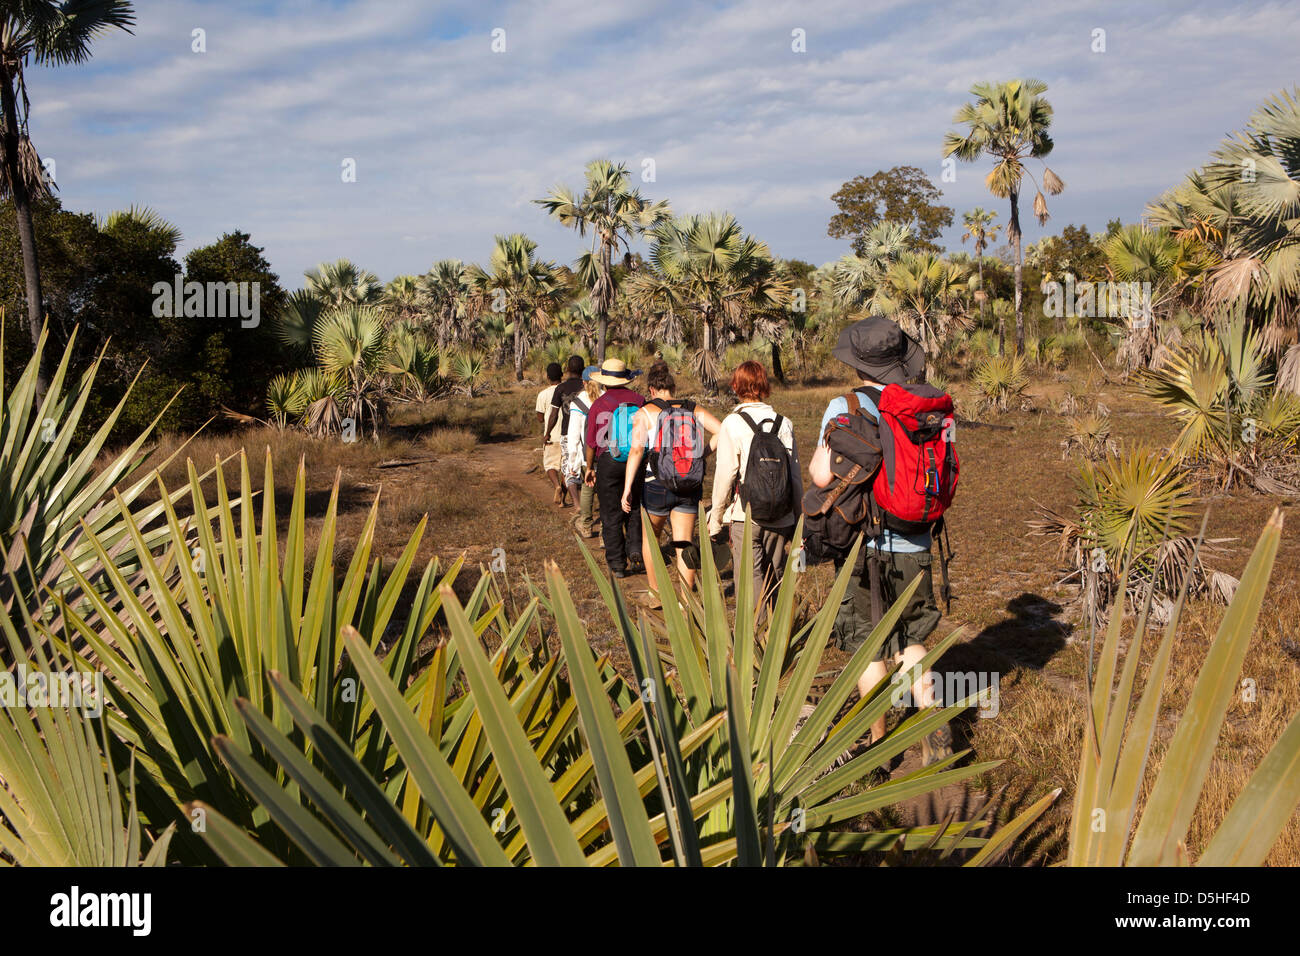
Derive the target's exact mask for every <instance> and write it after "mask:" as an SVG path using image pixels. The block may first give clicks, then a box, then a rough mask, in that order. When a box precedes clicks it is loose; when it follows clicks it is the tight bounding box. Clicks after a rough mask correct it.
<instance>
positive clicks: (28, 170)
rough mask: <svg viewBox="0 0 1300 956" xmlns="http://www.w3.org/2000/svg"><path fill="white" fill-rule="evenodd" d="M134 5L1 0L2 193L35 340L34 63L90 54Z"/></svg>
mask: <svg viewBox="0 0 1300 956" xmlns="http://www.w3.org/2000/svg"><path fill="white" fill-rule="evenodd" d="M134 25H135V11H134V10H133V9H132V5H131V4H130V3H129V2H127V0H64V2H62V3H57V2H54V0H44V2H42V0H2V2H0V199H10V198H12V199H13V201H14V212H15V214H16V216H17V220H18V243H19V245H20V247H21V248H22V253H23V283H24V285H25V286H26V294H27V331H28V334H29V335H30V336H31V340H32V348H33V350H34V349H35V348H36V343H37V342H38V341H39V340H40V337H41V325H42V323H43V321H44V310H43V308H42V297H41V267H40V261H39V259H38V257H37V252H36V230H35V228H34V226H33V225H32V200H33V199H36V198H40V197H41V196H44V195H47V194H48V187H47V186H46V182H45V175H44V171H43V170H42V168H41V161H40V159H39V157H38V156H37V154H36V147H35V146H33V145H32V140H31V136H30V134H29V132H28V128H27V120H28V117H29V115H30V111H31V103H30V101H29V100H28V96H27V79H26V75H25V70H26V68H27V65H28V63H36V64H38V65H40V66H64V65H66V64H69V63H84V62H85V61H86V60H88V59H90V45H91V42H92V41H93V40H94V39H95V38H96V37H98V36H100V35H101V34H103V33H106V32H108V31H109V30H113V29H117V30H125V31H126V32H127V33H130V32H131V27H132V26H134ZM49 382H50V378H49V371H48V369H47V368H46V367H45V365H44V362H42V364H41V367H40V369H39V370H38V371H37V380H36V393H35V401H36V403H37V405H39V404H40V402H41V401H42V400H43V399H44V397H45V392H46V390H47V389H48V387H49Z"/></svg>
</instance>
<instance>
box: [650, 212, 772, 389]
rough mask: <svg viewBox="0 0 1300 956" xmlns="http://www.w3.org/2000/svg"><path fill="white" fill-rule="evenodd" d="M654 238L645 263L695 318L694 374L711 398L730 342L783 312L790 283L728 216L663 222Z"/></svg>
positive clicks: (763, 245) (763, 249) (763, 246)
mask: <svg viewBox="0 0 1300 956" xmlns="http://www.w3.org/2000/svg"><path fill="white" fill-rule="evenodd" d="M653 236H654V240H653V244H652V246H651V250H650V261H651V262H652V263H653V264H654V267H655V269H656V270H657V271H658V272H659V274H660V275H661V276H662V277H663V278H664V280H665V281H666V282H668V283H669V284H671V285H672V286H674V288H675V296H676V298H677V300H678V301H680V302H681V303H682V304H683V306H684V307H685V308H686V309H687V310H688V311H689V312H690V313H693V314H694V316H695V317H696V320H697V322H696V331H697V333H698V337H697V341H698V342H699V348H698V350H697V351H696V354H695V363H694V364H695V371H696V374H697V375H698V376H699V379H700V381H701V383H703V384H704V386H705V387H706V388H707V389H708V390H709V391H710V392H716V391H717V389H718V385H719V381H720V376H719V360H720V358H721V355H722V353H723V351H724V350H725V349H726V346H727V343H728V341H729V339H730V338H734V337H735V336H736V335H738V334H741V333H744V332H746V331H752V324H753V322H754V321H755V319H756V318H757V316H758V315H760V314H761V313H763V312H764V311H765V310H769V309H774V308H780V307H781V306H783V305H784V304H785V303H786V301H787V300H788V299H789V294H790V286H789V283H788V282H787V281H786V280H785V279H784V278H783V277H782V275H781V271H780V269H779V267H778V265H777V263H776V260H775V259H773V258H772V253H771V251H770V250H769V249H768V247H767V244H766V243H763V242H760V241H759V240H757V239H755V238H754V237H753V236H748V235H745V234H744V232H743V231H742V230H741V228H740V224H739V223H738V222H736V219H735V217H734V216H732V215H731V214H730V213H709V214H708V215H696V216H687V217H683V218H680V219H673V220H668V221H666V222H663V223H661V224H660V225H658V226H656V227H655V229H654V232H653ZM747 326H748V327H750V328H748V329H747Z"/></svg>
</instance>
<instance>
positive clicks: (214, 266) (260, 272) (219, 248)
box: [171, 230, 288, 413]
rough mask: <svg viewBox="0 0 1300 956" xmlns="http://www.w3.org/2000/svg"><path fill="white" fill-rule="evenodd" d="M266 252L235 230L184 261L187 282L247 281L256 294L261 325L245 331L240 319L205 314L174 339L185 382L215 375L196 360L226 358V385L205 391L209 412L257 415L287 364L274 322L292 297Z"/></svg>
mask: <svg viewBox="0 0 1300 956" xmlns="http://www.w3.org/2000/svg"><path fill="white" fill-rule="evenodd" d="M263 252H264V250H263V249H262V248H260V247H258V246H255V245H253V243H252V237H251V236H250V235H249V234H248V233H246V232H240V231H238V230H236V231H234V232H228V233H226V234H225V235H223V236H222V237H221V238H220V239H218V240H217V241H216V242H214V243H212V244H211V245H207V246H202V247H200V248H198V249H194V250H193V251H191V252H190V253H189V255H187V256H186V257H185V281H186V282H202V283H207V282H215V283H231V282H234V283H244V282H247V283H250V289H251V288H256V289H257V291H258V299H257V301H258V312H259V314H258V324H257V325H255V326H251V327H248V328H245V326H244V320H241V319H240V317H238V316H227V317H224V318H222V317H219V316H207V315H205V316H202V317H198V318H186V319H184V320H183V321H184V323H185V326H186V334H184V335H176V336H173V340H172V341H173V348H175V347H177V346H179V347H181V348H182V349H183V354H181V355H177V354H175V353H174V352H173V355H172V356H171V358H172V360H173V362H174V363H175V365H174V367H176V368H178V369H181V370H184V371H186V372H187V373H188V375H187V377H190V378H194V379H196V380H197V379H199V378H200V377H202V376H204V375H206V374H208V373H210V372H211V369H210V368H208V367H205V366H203V365H200V364H198V363H196V362H195V361H194V360H193V358H192V356H194V355H200V354H202V353H207V354H208V355H209V356H212V355H216V354H222V355H225V356H228V361H229V363H230V364H229V366H228V369H227V373H228V374H227V375H226V380H225V384H224V385H217V383H215V382H214V383H212V385H213V386H214V387H210V388H209V389H207V394H208V397H209V400H210V401H211V402H212V403H213V404H212V406H211V408H210V410H209V412H210V413H211V412H216V411H218V410H219V409H220V407H221V406H223V405H225V406H229V407H231V408H234V409H237V410H239V411H243V412H250V413H251V412H254V411H255V410H256V409H258V408H259V407H260V406H261V404H262V401H263V399H264V398H265V396H266V385H267V383H268V382H269V381H270V380H271V378H272V377H273V376H274V375H275V374H276V372H277V371H278V370H279V368H280V366H281V365H282V364H283V359H284V356H283V349H282V348H281V347H280V343H279V342H278V340H277V337H276V335H275V331H274V324H273V322H272V321H271V317H272V316H274V315H275V314H276V313H278V312H279V311H280V310H281V309H283V308H284V305H285V303H286V301H287V299H288V297H287V296H286V295H285V292H284V290H283V289H282V288H281V287H280V280H279V277H278V276H277V275H276V274H275V273H274V272H272V271H271V264H270V262H268V261H267V259H266V256H265V255H264V254H263ZM252 283H256V286H253V285H252ZM173 322H175V320H173Z"/></svg>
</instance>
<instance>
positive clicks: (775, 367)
mask: <svg viewBox="0 0 1300 956" xmlns="http://www.w3.org/2000/svg"><path fill="white" fill-rule="evenodd" d="M772 377H773V378H775V379H776V380H777V381H778V382H780V383H781V384H782V385H784V384H785V369H783V368H781V344H780V343H779V342H773V343H772Z"/></svg>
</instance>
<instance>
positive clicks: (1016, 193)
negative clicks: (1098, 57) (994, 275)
mask: <svg viewBox="0 0 1300 956" xmlns="http://www.w3.org/2000/svg"><path fill="white" fill-rule="evenodd" d="M1046 91H1047V84H1046V83H1043V82H1041V81H1039V80H1027V79H1026V80H1007V81H1006V82H1004V83H977V84H975V86H973V87H971V91H970V92H971V95H972V96H974V97H975V101H974V102H973V103H965V104H963V105H962V107H961V108H960V109H959V110H957V113H956V114H955V115H954V116H953V122H954V123H960V124H963V125H964V126H965V127H966V130H965V131H964V132H957V131H955V130H949V131H948V132H947V133H945V134H944V137H943V155H944V156H945V157H947V156H955V157H956V158H957V159H959V160H961V161H962V162H964V163H973V162H975V161H976V160H978V159H979V158H980V157H981V156H984V155H988V156H991V157H992V158H993V169H992V171H991V172H990V173H989V174H988V177H987V178H986V179H985V180H984V182H985V185H986V186H988V190H989V192H990V193H992V194H993V195H994V196H997V197H998V198H999V199H1007V200H1009V201H1010V203H1011V218H1010V220H1009V221H1008V222H1007V238H1008V239H1010V240H1011V245H1012V246H1013V247H1014V249H1015V251H1016V266H1015V275H1016V303H1015V304H1016V354H1017V355H1023V354H1024V352H1025V313H1024V307H1023V294H1024V283H1023V277H1022V267H1023V255H1022V250H1021V245H1020V242H1021V232H1020V190H1021V187H1022V185H1023V183H1024V178H1025V176H1029V177H1030V179H1031V180H1032V179H1033V174H1032V173H1030V172H1029V170H1028V169H1027V168H1026V166H1025V161H1026V160H1028V159H1039V160H1041V159H1042V157H1044V156H1046V155H1047V154H1048V153H1050V152H1051V151H1052V145H1053V144H1052V137H1051V136H1050V135H1049V134H1048V128H1049V127H1050V126H1051V125H1052V104H1050V103H1048V102H1047V100H1045V99H1043V96H1042V94H1043V93H1045V92H1046ZM1044 189H1046V190H1047V191H1048V192H1049V193H1051V194H1052V195H1053V196H1055V195H1057V194H1058V193H1060V192H1061V191H1062V190H1063V189H1065V183H1063V182H1062V181H1061V180H1060V178H1059V177H1058V176H1057V175H1056V174H1055V173H1054V172H1052V171H1051V170H1050V169H1048V168H1047V166H1046V165H1044V166H1043V183H1042V188H1041V189H1038V190H1037V195H1035V196H1034V215H1035V216H1037V217H1038V224H1039V225H1042V224H1043V223H1045V222H1047V218H1048V216H1047V199H1046V198H1044V196H1043V190H1044Z"/></svg>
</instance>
